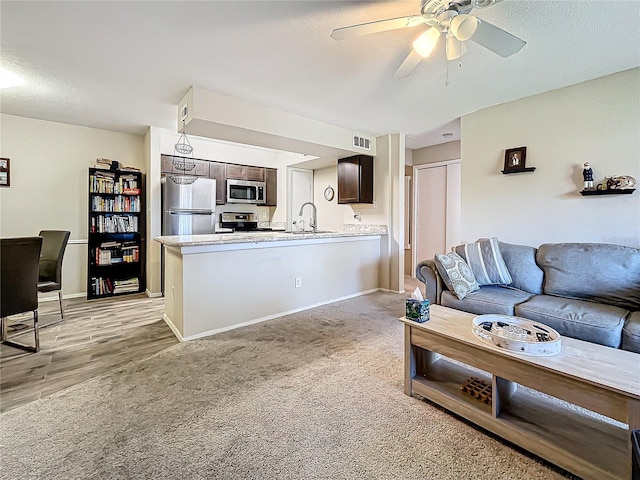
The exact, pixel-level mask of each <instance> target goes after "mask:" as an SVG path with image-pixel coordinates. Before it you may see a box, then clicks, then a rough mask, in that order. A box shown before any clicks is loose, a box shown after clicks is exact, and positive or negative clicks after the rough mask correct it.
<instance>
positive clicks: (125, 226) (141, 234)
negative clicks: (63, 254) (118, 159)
mask: <svg viewBox="0 0 640 480" xmlns="http://www.w3.org/2000/svg"><path fill="white" fill-rule="evenodd" d="M88 187H89V189H88V190H89V195H88V197H89V221H88V231H89V233H88V249H87V250H88V262H87V265H88V267H87V299H89V300H92V299H97V298H105V297H113V296H119V295H129V294H134V293H140V292H144V290H145V271H144V265H145V226H146V224H145V215H144V212H145V208H144V175H143V174H142V173H141V172H136V171H128V170H103V169H99V168H90V169H89V185H88Z"/></svg>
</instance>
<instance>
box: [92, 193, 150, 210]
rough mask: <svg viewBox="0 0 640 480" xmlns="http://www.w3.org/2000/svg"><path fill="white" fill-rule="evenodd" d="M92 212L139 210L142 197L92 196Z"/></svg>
mask: <svg viewBox="0 0 640 480" xmlns="http://www.w3.org/2000/svg"><path fill="white" fill-rule="evenodd" d="M91 211H92V212H139V211H140V197H126V196H122V195H118V196H116V197H114V198H104V197H91Z"/></svg>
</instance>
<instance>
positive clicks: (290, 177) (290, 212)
mask: <svg viewBox="0 0 640 480" xmlns="http://www.w3.org/2000/svg"><path fill="white" fill-rule="evenodd" d="M293 172H303V173H308V174H309V175H310V176H311V200H310V201H311V202H313V194H314V191H313V170H312V169H310V168H300V167H287V230H288V231H293V230H294V228H293V224H292V223H291V222H292V221H293V218H294V216H295V217H297V216H298V215H297V214H295V215H294V210H293V208H294V207H293V200H292V199H293Z"/></svg>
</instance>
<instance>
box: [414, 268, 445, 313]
mask: <svg viewBox="0 0 640 480" xmlns="http://www.w3.org/2000/svg"><path fill="white" fill-rule="evenodd" d="M416 277H418V280H420V281H421V282H423V283H424V285H425V289H424V293H425V298H426V299H428V300H429V302H431V304H434V305H439V304H440V295H441V294H442V285H443V282H442V277H440V274H439V273H438V269H437V268H436V264H435V262H434V261H433V260H423V261H421V262H420V263H419V264H418V266H417V267H416Z"/></svg>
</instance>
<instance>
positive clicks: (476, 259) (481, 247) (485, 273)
mask: <svg viewBox="0 0 640 480" xmlns="http://www.w3.org/2000/svg"><path fill="white" fill-rule="evenodd" d="M453 251H454V252H456V253H457V254H458V255H460V256H461V257H462V258H464V259H465V260H466V262H467V264H468V265H469V267H471V270H472V271H473V275H474V276H475V277H476V281H477V282H478V285H480V286H483V285H510V284H511V275H509V270H508V269H507V266H506V265H505V263H504V260H503V258H502V254H501V253H500V246H499V245H498V239H497V238H495V237H493V238H483V239H480V240H478V241H477V242H475V243H467V244H464V245H458V246H457V247H454V248H453Z"/></svg>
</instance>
